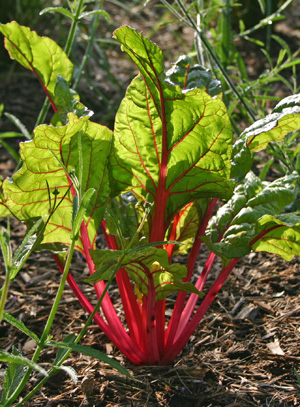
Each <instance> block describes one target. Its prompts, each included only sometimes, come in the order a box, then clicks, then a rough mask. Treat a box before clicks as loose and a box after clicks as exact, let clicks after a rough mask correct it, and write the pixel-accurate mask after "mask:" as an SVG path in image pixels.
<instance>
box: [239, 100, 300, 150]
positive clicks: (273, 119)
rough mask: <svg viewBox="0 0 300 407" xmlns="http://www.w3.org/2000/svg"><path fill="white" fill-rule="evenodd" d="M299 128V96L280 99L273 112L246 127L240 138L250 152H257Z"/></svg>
mask: <svg viewBox="0 0 300 407" xmlns="http://www.w3.org/2000/svg"><path fill="white" fill-rule="evenodd" d="M299 128H300V94H297V95H293V96H288V97H286V98H284V99H282V100H281V101H280V102H279V103H278V104H277V105H276V106H275V108H274V110H273V112H272V113H271V114H269V115H268V116H266V117H265V118H264V119H261V120H258V121H257V122H255V123H253V124H252V125H251V126H250V127H248V128H247V129H246V130H245V131H244V132H243V133H242V134H241V137H242V138H244V139H245V140H246V142H247V145H248V147H249V149H250V150H251V151H259V150H262V149H263V148H265V147H266V146H267V145H268V144H269V143H270V142H275V141H280V140H282V139H283V138H284V136H285V135H286V134H288V133H291V132H293V131H296V130H298V129H299Z"/></svg>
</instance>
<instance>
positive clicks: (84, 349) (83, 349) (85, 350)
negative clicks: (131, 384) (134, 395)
mask: <svg viewBox="0 0 300 407" xmlns="http://www.w3.org/2000/svg"><path fill="white" fill-rule="evenodd" d="M46 345H47V346H54V347H56V348H60V349H68V350H69V349H72V350H73V351H75V352H79V353H82V354H83V355H87V356H91V357H93V358H96V359H98V360H101V361H102V362H104V363H107V364H109V365H110V366H112V367H113V368H114V369H117V370H118V371H119V372H120V373H122V374H124V375H125V376H127V377H130V378H131V375H130V373H129V372H128V370H127V369H125V368H124V367H123V366H121V365H120V364H119V363H118V362H117V361H116V360H114V359H111V358H110V357H109V356H107V355H105V354H104V353H102V352H99V351H98V350H97V349H93V348H90V347H89V346H83V345H76V344H74V343H65V342H54V341H49V342H47V343H46Z"/></svg>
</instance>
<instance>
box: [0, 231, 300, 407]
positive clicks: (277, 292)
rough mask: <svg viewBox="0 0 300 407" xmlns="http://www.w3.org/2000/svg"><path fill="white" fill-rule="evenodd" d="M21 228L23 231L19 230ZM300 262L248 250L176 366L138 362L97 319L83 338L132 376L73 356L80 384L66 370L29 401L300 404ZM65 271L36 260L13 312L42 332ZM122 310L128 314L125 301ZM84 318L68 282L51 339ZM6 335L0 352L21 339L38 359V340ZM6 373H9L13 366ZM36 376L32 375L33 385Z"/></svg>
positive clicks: (45, 360) (44, 358)
mask: <svg viewBox="0 0 300 407" xmlns="http://www.w3.org/2000/svg"><path fill="white" fill-rule="evenodd" d="M20 228H21V229H22V227H21V226H20ZM15 230H16V234H18V228H17V226H16V227H15ZM201 257H202V256H200V258H201ZM298 260H299V259H297V258H295V259H294V260H293V261H292V262H290V263H286V262H284V261H283V260H281V259H278V258H277V257H276V256H272V255H268V256H266V255H265V254H254V255H250V256H248V258H247V259H245V260H244V261H243V262H241V264H239V265H238V267H237V268H236V269H235V270H234V271H233V273H232V275H231V276H230V278H229V279H228V281H227V282H226V284H225V286H224V288H223V289H222V291H221V292H220V293H219V294H218V296H217V299H216V301H215V302H214V303H213V305H212V307H211V308H210V310H209V312H208V313H207V314H206V316H205V317H204V319H203V321H202V322H201V324H200V326H199V328H198V330H197V331H196V332H195V334H194V335H193V336H192V338H191V340H190V341H189V343H188V345H187V346H186V347H185V349H184V351H183V352H182V354H181V355H180V356H179V357H178V358H177V359H176V360H175V362H174V363H173V364H172V365H170V366H149V367H147V366H146V367H144V366H143V367H140V366H134V365H132V364H131V363H129V362H128V361H127V360H125V359H124V358H123V356H122V355H121V354H120V352H118V350H117V349H115V348H114V346H113V345H112V344H111V343H110V342H109V341H108V340H107V339H106V338H105V336H104V335H103V334H102V333H101V332H100V331H99V328H98V327H97V326H96V325H92V326H91V327H90V329H89V330H88V333H87V335H86V336H85V338H84V340H83V341H82V344H84V345H87V346H91V347H93V348H95V349H98V350H100V351H102V352H105V353H108V354H110V355H111V357H113V358H115V359H116V360H118V361H119V362H120V363H121V364H122V365H124V366H125V367H126V368H127V369H128V370H129V372H130V373H131V374H132V376H133V379H132V380H130V379H128V378H126V377H124V376H122V375H121V374H120V373H118V372H117V371H115V370H113V369H112V368H111V367H110V366H107V365H105V364H103V363H102V362H99V361H97V360H94V359H92V358H90V357H87V356H84V355H78V354H75V353H73V354H71V356H70V358H69V359H68V361H67V362H66V363H65V364H66V365H68V366H72V367H73V368H74V369H75V370H76V372H77V374H78V379H79V380H78V383H77V384H74V383H73V382H72V380H71V379H70V378H69V377H68V376H67V375H66V374H65V373H63V372H60V373H58V374H57V375H56V376H54V377H52V378H51V379H50V380H49V381H48V382H47V383H46V385H45V386H44V387H43V388H42V390H41V391H40V392H38V393H37V394H36V396H34V398H33V400H31V401H29V402H28V403H25V404H24V405H25V406H28V407H29V406H32V405H34V406H45V407H46V406H47V407H50V406H51V407H52V406H61V407H67V406H99V407H100V406H149V407H150V406H153V407H154V406H170V407H172V406H173V407H174V406H180V405H184V406H201V407H209V406H214V407H218V406H236V407H238V406H239V407H246V406H247V407H248V406H259V405H262V406H274V407H275V406H299V405H300V384H299V383H297V380H296V376H295V372H294V369H296V370H298V371H299V370H300V347H299V344H300V304H299V294H300V268H299V263H298ZM84 267H85V265H84V263H82V262H81V259H80V258H79V257H78V259H77V261H76V263H75V264H74V266H73V268H72V270H73V273H74V275H75V276H76V277H80V276H82V272H83V270H84ZM59 277H60V275H59V272H58V271H57V270H56V267H55V264H54V262H53V260H52V259H51V257H49V256H48V255H46V254H44V253H42V254H39V255H36V256H34V257H32V258H31V259H30V260H29V262H28V265H27V267H26V268H25V269H24V270H23V271H22V272H21V273H20V275H19V277H18V278H17V279H16V281H15V282H14V283H13V284H12V286H11V289H10V294H9V299H8V302H7V312H9V313H11V314H12V315H13V316H15V317H16V318H19V319H20V320H22V321H23V322H24V323H25V324H26V325H27V326H28V328H29V329H31V330H33V331H34V332H36V333H37V334H40V333H41V330H42V328H43V326H44V323H45V320H46V318H47V315H48V313H49V310H50V307H51V305H52V302H53V299H54V296H55V293H56V290H57V287H58V283H59ZM90 290H92V289H90ZM90 294H91V292H90ZM116 308H117V310H118V311H120V312H121V309H122V307H121V304H120V303H119V302H118V301H117V302H116ZM85 320H86V314H85V312H84V311H83V309H82V308H81V307H80V305H79V303H78V301H77V300H76V299H75V298H74V296H73V295H72V292H71V290H70V289H69V288H67V289H66V291H65V294H64V297H63V300H62V302H61V304H60V307H59V310H58V313H57V319H56V320H55V323H54V327H53V331H52V335H53V336H54V338H55V339H56V340H62V339H63V337H64V336H66V335H67V334H69V333H71V332H73V333H74V332H75V333H76V332H78V331H79V330H80V328H82V326H83V325H84V322H85ZM0 338H1V339H0V348H2V349H5V350H11V348H12V346H13V345H16V346H17V347H18V348H19V350H20V351H22V353H23V354H25V355H26V356H27V357H30V356H31V355H32V352H33V350H34V348H33V344H32V342H31V341H28V338H26V336H25V335H23V334H20V333H19V332H17V331H16V330H15V329H14V328H12V327H10V326H8V325H7V324H6V323H3V324H2V326H1V331H0ZM55 353H56V351H55V350H54V349H52V348H49V349H46V350H44V351H43V353H42V355H41V358H40V363H41V364H42V365H43V366H44V367H45V368H47V367H49V366H50V364H51V361H53V359H54V357H55ZM0 372H1V374H2V375H3V373H4V366H2V369H1V370H0ZM36 380H37V378H36V377H33V378H32V380H31V381H30V383H29V386H28V389H29V388H30V387H31V386H32V385H34V384H36ZM25 394H26V393H25Z"/></svg>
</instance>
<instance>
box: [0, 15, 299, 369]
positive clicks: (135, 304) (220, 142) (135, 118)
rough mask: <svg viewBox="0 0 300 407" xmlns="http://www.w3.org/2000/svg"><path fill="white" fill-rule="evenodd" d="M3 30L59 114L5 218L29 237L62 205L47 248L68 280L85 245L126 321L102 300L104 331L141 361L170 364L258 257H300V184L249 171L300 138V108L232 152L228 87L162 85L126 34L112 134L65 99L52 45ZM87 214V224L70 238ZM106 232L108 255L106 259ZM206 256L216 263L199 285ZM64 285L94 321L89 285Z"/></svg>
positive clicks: (264, 124)
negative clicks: (299, 133) (122, 87)
mask: <svg viewBox="0 0 300 407" xmlns="http://www.w3.org/2000/svg"><path fill="white" fill-rule="evenodd" d="M0 31H1V32H2V34H3V35H4V36H5V44H6V48H7V50H8V52H9V53H10V56H11V57H12V58H14V59H16V60H17V61H18V62H19V63H21V64H22V65H24V66H25V67H26V68H28V69H30V70H31V71H32V72H33V73H34V74H35V75H36V76H37V78H38V80H39V81H40V82H41V84H42V86H43V88H44V90H45V92H46V94H47V96H48V97H49V99H50V102H51V105H52V107H53V109H54V112H55V114H54V116H53V119H52V122H51V124H42V125H40V126H38V127H37V128H36V129H35V130H34V137H33V139H32V140H31V141H26V142H24V143H21V144H20V156H21V160H22V165H21V167H20V169H19V170H18V171H17V172H16V173H15V174H14V175H13V176H12V177H11V178H9V179H6V180H4V182H3V184H2V186H1V204H0V215H1V216H14V217H15V218H17V219H19V220H20V221H24V222H26V223H27V224H28V225H32V223H34V222H36V220H37V219H44V217H45V216H46V217H47V215H48V214H49V213H50V212H51V205H54V202H56V201H61V200H62V198H63V197H64V200H63V201H62V203H61V205H60V206H59V207H58V208H57V209H56V210H55V212H54V213H53V214H52V216H51V218H50V219H49V220H48V221H47V224H45V227H44V230H43V236H42V238H41V240H40V243H39V246H38V249H39V250H42V249H47V250H50V251H51V252H52V255H53V257H54V259H55V261H56V263H57V265H58V267H59V269H60V270H61V271H63V270H64V265H65V261H66V257H65V253H66V251H67V248H68V247H69V246H70V245H71V243H72V242H74V240H75V243H74V247H75V249H76V250H78V251H79V252H80V253H81V255H82V256H84V258H85V259H86V262H87V265H88V267H89V271H90V277H89V278H88V279H87V283H89V284H93V285H94V288H95V293H96V296H97V297H98V298H100V297H101V296H102V295H103V293H105V288H106V284H107V283H106V281H107V280H111V279H112V278H113V277H114V276H115V279H116V284H117V286H118V288H119V293H120V298H121V301H122V304H123V310H124V315H122V316H121V317H120V316H119V315H118V313H117V311H116V309H115V306H114V303H113V300H112V298H111V297H110V295H109V293H108V292H106V293H105V295H104V296H103V300H102V303H101V311H100V312H97V313H96V314H95V315H94V321H95V322H96V324H97V325H98V326H99V328H100V329H101V330H102V331H103V332H104V333H105V334H106V335H107V337H108V338H109V339H110V340H111V341H112V342H113V343H114V344H115V346H116V347H117V348H118V349H119V350H120V351H121V352H122V353H123V354H124V355H125V356H126V357H127V358H128V359H129V360H130V361H131V362H133V363H135V364H152V365H153V364H160V365H163V364H169V363H171V362H172V361H173V360H174V359H175V358H176V356H177V355H178V354H179V353H180V352H181V350H182V349H183V347H184V346H185V344H186V343H187V341H188V340H189V338H190V336H191V335H192V334H193V332H194V331H195V330H196V328H197V327H198V325H199V323H200V321H201V319H202V318H203V315H204V314H205V313H206V311H207V310H208V308H209V306H210V304H211V303H212V301H213V300H214V298H215V296H216V294H217V293H218V291H219V290H220V289H221V287H222V286H223V284H224V283H225V281H226V279H227V277H228V276H229V274H230V272H231V271H232V270H233V268H234V267H235V265H236V264H237V263H238V261H239V260H240V259H241V258H242V257H244V256H246V255H247V254H249V253H250V252H251V251H265V252H269V253H275V254H278V255H279V256H281V257H282V258H284V259H286V260H291V259H292V258H293V256H294V255H299V254H300V216H299V213H285V212H284V209H285V207H286V206H287V205H289V204H291V203H292V202H293V201H294V200H295V185H296V183H297V180H298V174H294V173H292V174H290V175H287V176H284V177H282V178H279V179H276V180H274V181H273V182H263V181H261V179H260V178H259V177H258V176H256V175H255V174H254V173H253V172H252V171H251V167H252V156H253V154H254V153H255V152H256V151H259V150H261V149H263V148H265V147H266V146H267V145H268V143H270V142H276V141H279V140H282V139H283V138H284V136H285V135H286V134H287V133H290V132H293V131H295V130H297V129H299V128H300V95H295V96H290V97H288V98H286V99H284V100H282V102H280V103H279V104H278V105H277V106H276V107H275V109H274V111H273V113H272V114H270V115H269V116H267V117H266V118H265V119H263V120H259V121H257V122H255V123H253V125H251V126H250V127H249V128H248V129H246V130H245V131H244V132H243V133H242V134H241V135H240V137H239V138H238V140H237V141H236V142H234V140H233V132H232V126H231V123H230V120H229V117H228V114H227V111H226V107H225V105H224V103H223V102H222V94H221V89H220V85H219V82H218V81H216V80H215V79H214V78H213V77H212V76H211V75H210V73H209V72H208V71H207V70H205V69H204V68H202V67H200V66H198V65H193V63H192V61H191V60H190V59H189V58H187V57H182V58H180V59H179V60H178V61H177V63H175V64H174V65H173V67H172V68H171V69H170V70H169V71H167V72H166V71H165V69H164V64H163V53H162V51H161V50H160V48H159V47H158V46H157V45H155V44H154V43H152V42H150V41H149V40H148V39H146V38H145V37H144V36H143V35H142V34H139V33H137V32H136V31H135V30H134V29H132V28H130V27H127V26H123V27H121V28H119V29H117V30H116V31H115V32H114V38H115V39H116V40H117V41H119V42H120V43H121V45H122V49H123V50H124V51H125V52H126V53H127V54H128V55H129V57H130V58H131V59H132V61H133V62H134V63H135V64H136V66H137V68H138V70H139V74H138V75H137V76H136V77H135V78H134V79H133V80H132V82H131V84H130V85H129V87H128V89H127V92H126V95H125V97H124V99H123V101H122V103H121V105H120V107H119V110H118V112H117V114H116V118H115V127H114V131H113V132H112V131H110V130H109V129H108V128H106V127H105V126H102V125H100V124H97V123H94V122H92V120H91V116H92V113H91V112H90V111H89V110H88V109H87V108H85V106H83V105H82V104H81V102H80V101H79V100H78V97H77V96H74V92H72V91H71V90H70V89H69V84H70V82H71V77H72V64H71V62H70V61H69V60H68V58H67V57H66V55H65V54H64V53H63V52H62V50H61V49H60V48H59V47H58V46H57V45H56V44H55V43H54V42H53V41H52V40H50V39H48V38H41V37H39V36H38V35H37V34H36V33H34V32H31V31H30V30H29V28H26V27H21V26H19V25H18V24H17V23H16V22H12V23H9V24H6V25H1V26H0ZM80 202H81V203H82V202H84V203H85V204H84V205H83V206H82V205H81V206H78V205H79V203H80ZM82 207H83V210H82V217H83V221H82V222H80V223H78V222H77V224H76V222H75V227H74V217H76V218H78V216H77V214H78V211H80V210H81V209H82ZM78 208H79V209H78ZM79 219H81V218H80V216H79ZM99 230H100V231H101V233H102V234H103V236H104V237H105V240H106V243H107V248H105V249H104V248H97V247H96V237H97V235H98V234H99V233H100V232H99ZM202 244H205V245H206V247H207V248H208V250H207V253H208V255H207V260H206V261H205V262H204V263H203V264H202V267H201V272H200V273H199V272H197V270H198V267H196V263H197V259H198V254H199V250H200V248H201V246H202ZM182 256H184V258H185V259H186V261H185V264H181V263H179V262H178V259H179V258H182ZM217 257H219V258H220V257H221V259H222V262H218V263H217V266H216V267H217V268H218V272H217V276H215V271H213V272H212V270H213V266H214V264H215V260H216V258H217ZM67 281H68V283H69V285H70V287H71V289H72V290H73V292H74V294H75V296H76V297H77V298H78V300H79V301H80V303H81V304H82V306H83V307H84V309H85V310H86V311H87V312H88V313H89V314H92V312H93V310H94V306H93V305H92V300H91V299H88V298H87V297H86V295H85V294H84V291H85V290H84V285H83V286H82V285H79V283H78V282H76V281H75V279H74V277H73V276H72V273H71V272H70V273H69V274H68V276H67ZM170 299H171V301H170ZM170 311H171V313H170ZM169 315H171V316H169Z"/></svg>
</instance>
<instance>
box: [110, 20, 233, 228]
mask: <svg viewBox="0 0 300 407" xmlns="http://www.w3.org/2000/svg"><path fill="white" fill-rule="evenodd" d="M114 36H115V38H116V39H117V40H118V41H120V42H121V43H122V48H123V49H124V50H125V51H126V52H127V53H128V54H129V55H130V57H131V58H132V59H133V61H134V62H135V63H136V64H137V65H138V68H139V70H140V72H141V75H139V76H138V77H137V78H135V79H134V80H133V81H132V83H131V85H130V86H129V88H128V90H127V93H126V97H125V98H124V99H123V101H122V103H121V106H120V108H119V111H118V113H117V116H116V122H115V131H114V143H113V148H112V157H111V169H112V177H113V180H114V184H113V188H114V193H115V194H118V193H120V192H124V191H131V192H133V193H134V194H135V195H136V196H137V197H138V199H142V200H144V201H146V202H155V203H156V206H159V200H160V199H162V200H164V202H166V211H164V208H161V210H162V211H163V212H164V213H165V214H166V216H165V222H166V225H168V223H169V221H170V220H171V218H172V217H173V216H174V215H175V214H176V213H177V212H178V211H179V210H180V209H181V208H182V207H184V206H185V205H187V204H188V203H189V202H191V201H193V200H195V199H199V198H210V197H221V198H225V199H226V198H229V197H230V196H231V193H232V187H233V185H232V183H230V182H229V181H228V180H229V176H230V157H231V143H232V129H231V125H230V121H229V118H228V116H227V112H226V108H225V105H224V104H223V102H222V101H221V100H219V99H217V98H216V99H213V98H212V97H211V96H209V95H208V94H207V93H206V92H205V91H204V90H202V89H194V90H191V91H188V92H183V91H182V90H181V89H180V87H179V86H172V85H170V84H167V83H166V82H165V81H164V66H163V57H162V52H161V50H160V49H159V48H158V47H157V46H156V45H155V44H153V43H152V42H150V41H149V40H147V39H145V38H144V37H143V36H142V35H141V34H138V33H137V32H136V31H135V30H133V29H131V28H129V27H121V28H120V29H118V30H116V31H115V33H114Z"/></svg>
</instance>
